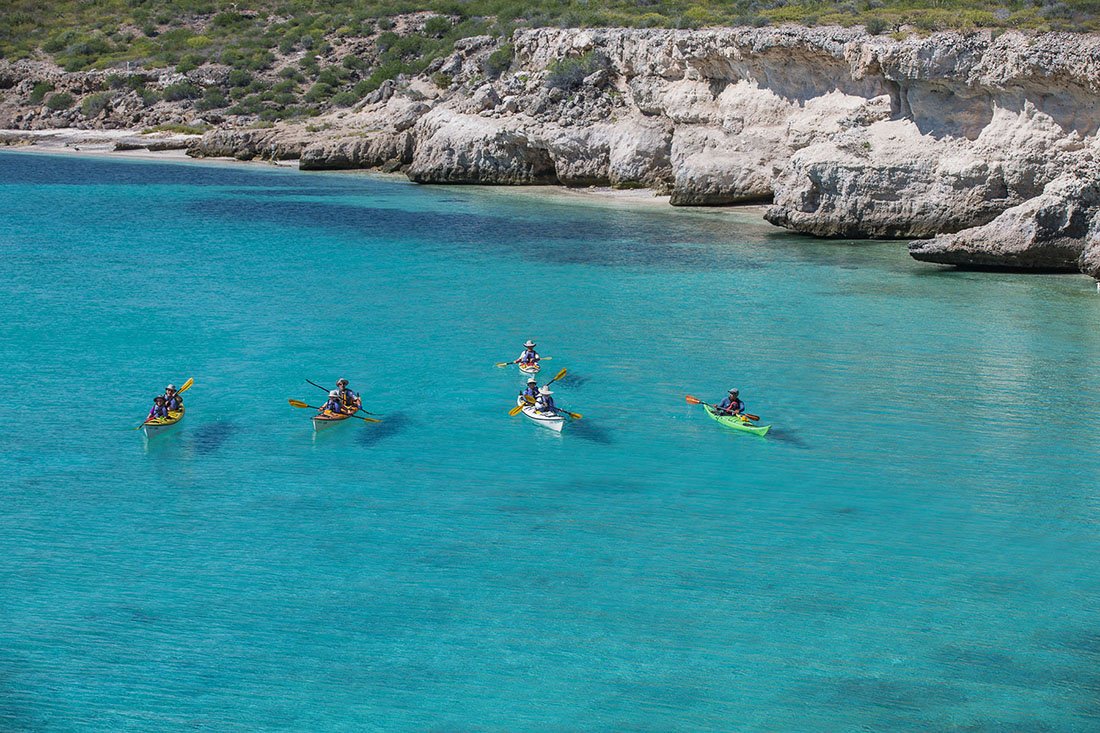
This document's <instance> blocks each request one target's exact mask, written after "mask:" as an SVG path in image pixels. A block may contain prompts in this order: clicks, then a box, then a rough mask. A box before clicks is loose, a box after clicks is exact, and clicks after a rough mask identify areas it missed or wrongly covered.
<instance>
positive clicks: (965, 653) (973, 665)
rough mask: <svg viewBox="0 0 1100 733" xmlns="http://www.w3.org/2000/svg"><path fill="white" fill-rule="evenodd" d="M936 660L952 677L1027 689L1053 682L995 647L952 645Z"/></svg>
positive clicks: (1040, 687) (947, 674) (942, 650)
mask: <svg viewBox="0 0 1100 733" xmlns="http://www.w3.org/2000/svg"><path fill="white" fill-rule="evenodd" d="M936 660H937V661H938V662H939V663H940V664H941V665H943V667H944V668H946V670H947V673H946V676H948V677H951V678H952V679H960V680H968V681H972V682H980V683H982V684H989V685H1009V686H1012V687H1019V688H1021V689H1027V690H1037V689H1042V688H1043V687H1046V686H1048V685H1049V684H1050V681H1051V679H1050V676H1049V675H1047V674H1044V673H1043V672H1042V671H1041V670H1037V669H1033V668H1029V667H1027V666H1026V665H1024V664H1023V663H1022V662H1021V661H1020V660H1019V659H1017V658H1015V657H1012V656H1010V655H1008V654H1005V653H1003V652H1000V651H997V650H994V649H986V648H982V647H963V646H958V645H949V646H945V647H943V648H942V649H940V651H939V653H938V654H937V655H936Z"/></svg>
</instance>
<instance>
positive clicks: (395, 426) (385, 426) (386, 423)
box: [355, 412, 409, 448]
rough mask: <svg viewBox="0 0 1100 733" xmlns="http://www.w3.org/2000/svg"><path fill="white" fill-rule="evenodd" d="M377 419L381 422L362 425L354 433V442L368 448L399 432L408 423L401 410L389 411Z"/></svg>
mask: <svg viewBox="0 0 1100 733" xmlns="http://www.w3.org/2000/svg"><path fill="white" fill-rule="evenodd" d="M378 419H379V420H381V421H382V422H378V423H370V424H367V425H364V426H363V429H362V430H360V431H358V432H357V433H356V435H355V442H356V443H358V444H359V445H361V446H363V447H365V448H370V447H371V446H374V445H378V444H379V443H381V442H382V441H383V440H385V439H386V438H389V437H390V436H393V435H396V434H397V433H400V432H401V431H402V430H404V429H405V428H406V427H408V424H409V418H408V417H406V415H405V413H403V412H391V413H389V414H387V415H386V416H385V417H380V418H378Z"/></svg>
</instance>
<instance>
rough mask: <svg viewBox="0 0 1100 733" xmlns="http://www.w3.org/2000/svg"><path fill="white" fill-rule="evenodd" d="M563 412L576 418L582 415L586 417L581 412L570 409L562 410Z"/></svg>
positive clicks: (578, 418)
mask: <svg viewBox="0 0 1100 733" xmlns="http://www.w3.org/2000/svg"><path fill="white" fill-rule="evenodd" d="M562 412H564V413H565V414H566V415H568V416H569V417H571V418H573V419H574V420H580V419H581V418H582V417H584V415H582V414H580V413H579V412H570V411H569V410H562Z"/></svg>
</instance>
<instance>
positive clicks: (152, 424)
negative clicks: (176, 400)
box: [141, 407, 186, 438]
mask: <svg viewBox="0 0 1100 733" xmlns="http://www.w3.org/2000/svg"><path fill="white" fill-rule="evenodd" d="M185 409H186V408H184V407H180V409H178V410H171V411H169V413H168V417H153V418H149V419H148V420H146V421H145V424H144V425H142V426H141V429H142V432H144V433H145V437H146V438H152V437H155V436H157V435H160V434H161V433H166V432H168V431H169V430H171V429H172V428H174V427H176V426H177V425H179V422H180V420H182V419H183V413H184V410H185Z"/></svg>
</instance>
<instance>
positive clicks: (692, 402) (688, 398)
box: [684, 395, 760, 420]
mask: <svg viewBox="0 0 1100 733" xmlns="http://www.w3.org/2000/svg"><path fill="white" fill-rule="evenodd" d="M684 399H685V400H686V401H687V403H688V404H689V405H706V406H707V407H709V408H711V409H712V410H714V411H715V412H717V411H718V407H717V406H716V405H712V404H710V403H709V402H703V401H702V400H701V399H699V398H698V397H692V396H691V395H688V396H686V397H684ZM730 417H745V418H748V419H749V420H759V419H760V416H759V415H753V414H752V413H749V412H742V413H741V414H740V416H735V415H730Z"/></svg>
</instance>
